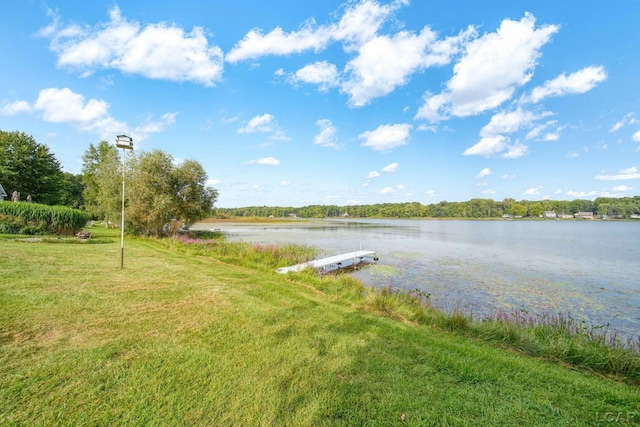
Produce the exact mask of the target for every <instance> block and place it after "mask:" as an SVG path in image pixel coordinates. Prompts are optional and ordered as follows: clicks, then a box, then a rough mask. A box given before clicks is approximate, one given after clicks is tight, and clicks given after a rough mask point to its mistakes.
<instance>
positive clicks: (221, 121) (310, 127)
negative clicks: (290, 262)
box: [0, 0, 640, 207]
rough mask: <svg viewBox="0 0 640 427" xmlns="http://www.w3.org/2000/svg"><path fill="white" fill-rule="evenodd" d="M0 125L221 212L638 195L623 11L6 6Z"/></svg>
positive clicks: (639, 97) (189, 3)
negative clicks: (120, 163) (193, 179)
mask: <svg viewBox="0 0 640 427" xmlns="http://www.w3.org/2000/svg"><path fill="white" fill-rule="evenodd" d="M3 5H4V10H5V13H3V14H2V15H1V16H0V43H1V49H2V55H0V129H2V130H6V131H13V130H20V131H24V132H26V133H29V134H31V135H33V136H34V137H35V138H36V140H37V141H38V142H40V143H44V144H46V145H47V146H49V148H50V149H51V151H52V152H53V153H54V154H55V155H56V158H57V159H58V160H59V161H60V162H61V164H62V166H63V168H64V170H65V171H68V172H71V173H80V171H81V168H82V154H83V153H84V152H85V150H86V149H87V147H88V146H89V144H97V143H98V142H99V141H100V140H107V141H110V142H115V136H116V135H118V134H122V133H124V134H127V135H129V136H131V137H132V138H133V139H134V145H135V148H136V150H145V151H150V150H153V149H161V150H163V151H165V152H167V153H169V154H171V155H172V156H173V157H174V158H175V161H176V162H180V161H182V160H185V159H195V160H198V161H199V162H201V163H202V165H203V166H204V167H205V169H206V171H207V174H208V176H209V184H210V185H212V186H214V187H215V188H217V189H218V190H219V192H220V197H219V200H218V202H217V204H216V205H217V206H219V207H240V206H249V205H279V206H304V205H309V204H336V205H353V204H372V203H387V202H389V203H396V202H408V201H417V202H421V203H424V204H430V203H437V202H439V201H442V200H447V201H464V200H469V199H472V198H491V199H494V200H502V199H504V198H514V199H516V200H521V199H527V200H541V199H562V200H572V199H576V198H582V199H594V198H596V197H600V196H608V197H623V196H634V195H638V194H640V191H639V190H640V169H639V166H640V74H639V71H638V70H640V51H639V50H638V49H639V46H640V44H639V43H640V27H639V26H638V25H637V22H638V19H639V18H640V1H638V0H616V1H613V2H602V1H599V0H598V1H594V0H585V1H581V2H558V1H553V2H552V1H548V0H539V1H512V0H509V1H488V2H483V3H482V6H481V7H480V6H478V3H477V2H475V1H470V0H464V1H463V0H452V1H446V2H436V1H428V0H422V1H417V0H413V1H403V0H398V1H382V0H360V1H333V0H322V1H305V2H301V1H298V0H296V1H289V0H282V1H279V0H274V1H271V2H264V1H250V0H235V1H233V2H231V1H214V0H211V1H206V2H203V1H194V0H183V1H181V2H173V1H166V0H158V1H153V2H152V1H120V2H117V1H111V0H110V1H99V0H96V1H90V2H78V1H71V0H66V1H65V0H47V1H44V0H33V1H31V0H6V1H5V2H4V3H3Z"/></svg>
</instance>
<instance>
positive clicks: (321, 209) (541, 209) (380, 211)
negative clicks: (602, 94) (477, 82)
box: [215, 196, 640, 219]
mask: <svg viewBox="0 0 640 427" xmlns="http://www.w3.org/2000/svg"><path fill="white" fill-rule="evenodd" d="M545 212H555V213H556V215H557V216H562V215H563V214H564V215H574V214H576V213H578V212H593V214H594V215H595V216H599V217H613V218H629V217H631V216H633V215H640V196H635V197H622V198H607V197H600V198H597V199H595V200H593V201H592V200H582V199H577V200H571V201H567V200H540V201H530V200H520V201H516V200H515V199H504V200H502V201H494V200H492V199H471V200H469V201H466V202H447V201H442V202H439V203H433V204H429V205H423V204H421V203H418V202H408V203H381V204H372V205H356V206H337V205H310V206H304V207H274V206H248V207H242V208H217V209H215V215H216V216H217V217H219V218H225V217H276V218H278V217H286V216H296V217H298V218H338V217H356V218H469V219H473V218H476V219H482V218H502V217H504V216H509V217H515V218H540V217H542V216H544V214H545Z"/></svg>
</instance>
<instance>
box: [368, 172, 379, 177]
mask: <svg viewBox="0 0 640 427" xmlns="http://www.w3.org/2000/svg"><path fill="white" fill-rule="evenodd" d="M379 176H380V172H378V171H371V172H369V175H367V179H373V178H377V177H379Z"/></svg>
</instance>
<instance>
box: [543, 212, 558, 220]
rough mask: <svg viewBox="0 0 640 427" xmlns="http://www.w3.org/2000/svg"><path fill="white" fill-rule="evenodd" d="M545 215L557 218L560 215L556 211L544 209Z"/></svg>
mask: <svg viewBox="0 0 640 427" xmlns="http://www.w3.org/2000/svg"><path fill="white" fill-rule="evenodd" d="M544 217H545V218H547V219H556V218H558V215H556V213H555V212H554V211H544Z"/></svg>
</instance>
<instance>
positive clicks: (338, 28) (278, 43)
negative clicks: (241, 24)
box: [226, 0, 402, 63]
mask: <svg viewBox="0 0 640 427" xmlns="http://www.w3.org/2000/svg"><path fill="white" fill-rule="evenodd" d="M401 3H402V2H399V3H397V4H394V3H392V4H390V5H385V6H382V5H380V4H378V3H377V2H376V1H371V0H363V1H360V2H358V3H357V4H352V5H350V6H349V7H347V9H346V10H345V12H344V14H343V15H342V17H341V19H340V21H339V22H337V23H334V24H330V25H324V26H318V25H316V23H315V21H314V20H313V19H309V20H308V21H307V22H305V23H304V24H303V25H302V27H301V28H300V29H299V30H298V31H292V32H286V31H284V30H283V29H282V28H280V27H276V28H275V29H274V30H272V31H270V32H268V33H266V34H265V33H264V32H263V31H262V30H261V29H259V28H254V29H252V30H251V31H249V32H248V33H247V34H246V35H245V36H244V38H243V39H242V40H240V41H239V42H238V43H236V45H235V46H234V47H233V48H232V49H231V51H230V52H229V53H228V54H227V56H226V60H227V61H229V62H232V63H235V62H239V61H245V60H250V59H257V58H260V57H262V56H266V55H290V54H293V53H301V52H304V51H307V50H313V51H315V52H319V51H321V50H324V49H325V48H326V47H327V46H328V45H329V44H330V43H331V42H333V41H342V42H344V43H345V49H346V50H347V51H351V50H353V49H356V48H357V46H360V45H362V43H364V42H365V41H367V40H369V39H371V38H372V37H373V36H374V35H375V34H376V32H377V31H378V29H379V28H380V26H381V25H382V24H383V23H384V22H385V21H386V20H387V19H388V17H389V16H390V14H391V13H392V12H393V11H394V10H395V9H396V8H397V7H398V6H399V5H401Z"/></svg>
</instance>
